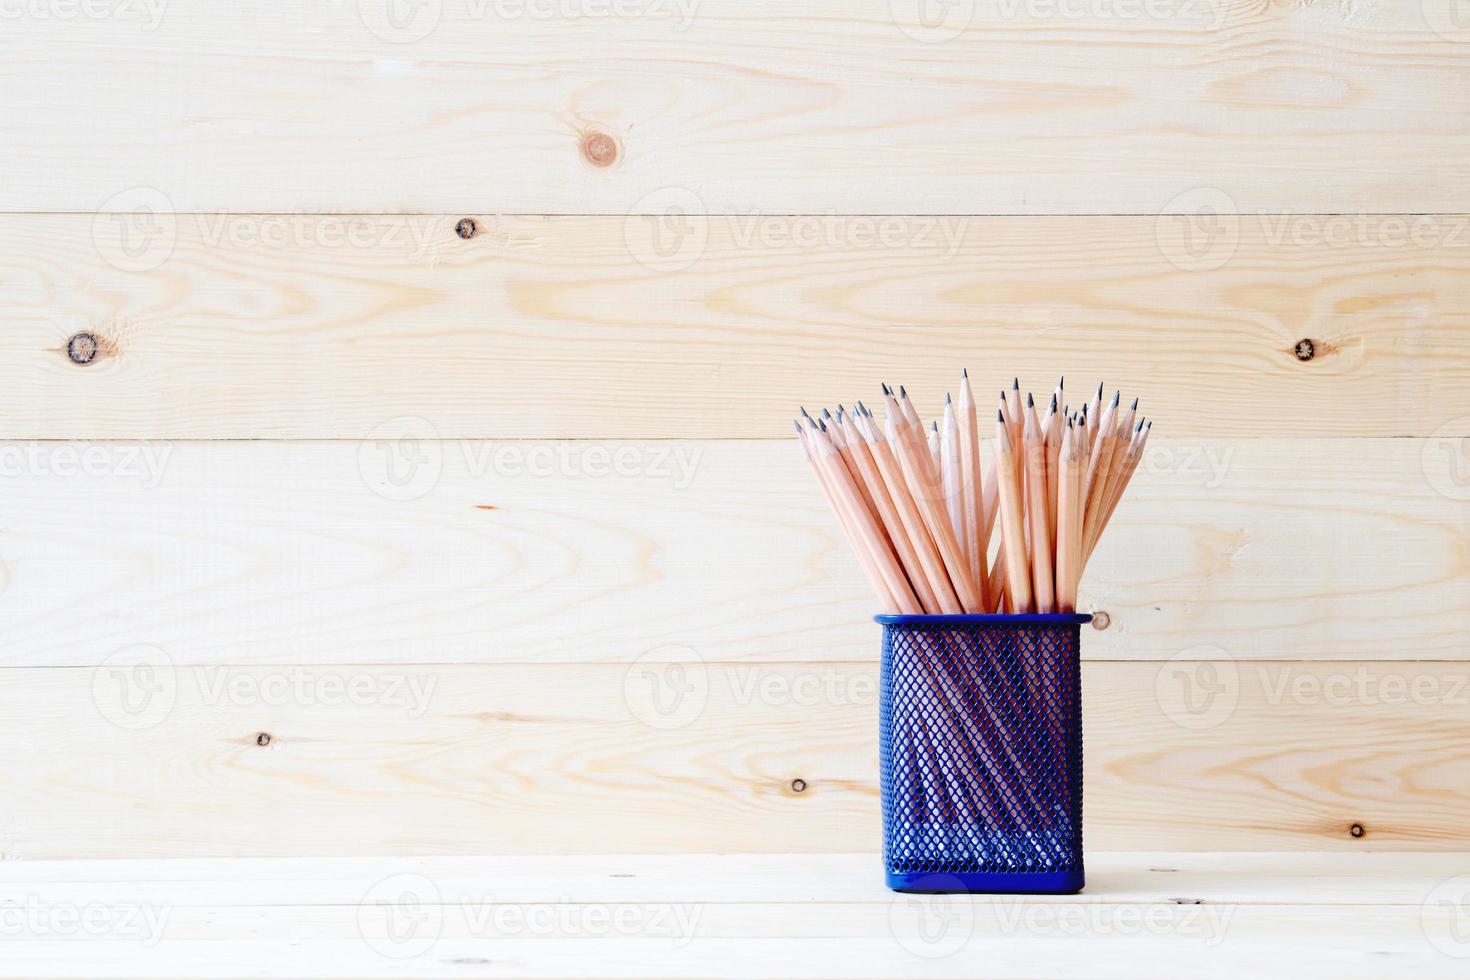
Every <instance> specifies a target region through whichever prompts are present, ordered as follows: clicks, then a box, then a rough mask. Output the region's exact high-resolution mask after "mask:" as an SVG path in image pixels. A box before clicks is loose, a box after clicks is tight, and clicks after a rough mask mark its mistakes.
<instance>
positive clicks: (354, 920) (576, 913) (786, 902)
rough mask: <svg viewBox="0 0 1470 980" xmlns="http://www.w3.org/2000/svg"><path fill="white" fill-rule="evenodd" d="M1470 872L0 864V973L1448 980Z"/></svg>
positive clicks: (1346, 865) (652, 858) (1334, 863)
mask: <svg viewBox="0 0 1470 980" xmlns="http://www.w3.org/2000/svg"><path fill="white" fill-rule="evenodd" d="M1467 867H1470V855H1466V854H1463V853H1451V854H1435V855H1411V854H1394V855H1385V854H1351V855H1347V854H1333V855H1330V856H1328V855H1317V854H1303V853H1295V854H1270V855H1266V854H1233V855H1228V856H1227V855H1218V854H1189V853H1172V852H1162V853H1157V852H1155V853H1116V854H1110V853H1106V852H1104V853H1097V854H1094V855H1091V856H1090V857H1089V868H1088V870H1089V884H1088V889H1087V892H1086V894H1084V895H1080V896H1069V897H1053V898H1043V897H1037V896H1027V897H1024V898H1023V897H1016V896H971V897H967V898H964V899H960V898H955V897H945V896H938V897H915V896H898V897H896V896H894V895H893V894H892V893H890V892H888V891H887V890H886V889H884V888H883V887H882V885H881V882H880V879H879V876H878V874H877V873H876V862H875V860H874V856H873V855H871V854H833V855H817V854H802V855H786V854H783V855H679V856H677V857H669V856H664V855H656V854H654V855H648V854H643V855H577V856H574V857H566V856H560V855H552V856H537V857H535V858H530V859H527V858H519V857H514V856H501V857H493V858H488V857H479V858H475V857H455V858H421V859H416V860H406V859H401V858H400V859H383V858H377V859H321V858H317V859H293V860H273V859H264V860H262V859H214V860H170V861H140V860H126V861H67V862H49V861H41V862H6V863H5V864H3V865H0V888H4V889H7V890H15V891H18V892H23V894H24V895H25V899H24V900H23V903H22V902H16V903H15V905H16V907H17V908H24V909H25V910H26V911H27V912H30V911H31V910H35V911H36V912H37V913H39V914H37V915H34V916H32V917H31V918H30V919H28V920H18V919H12V920H11V921H13V922H17V923H18V924H19V926H20V927H19V928H11V929H8V930H7V932H6V935H5V937H4V939H3V940H0V947H3V952H4V954H5V955H4V957H3V958H0V975H4V976H26V977H34V976H49V975H53V974H57V973H59V972H60V971H59V968H58V964H59V963H63V962H64V963H66V964H67V965H68V966H69V967H70V968H71V969H72V970H73V971H74V972H76V971H77V970H78V968H79V967H82V966H85V972H86V973H87V975H89V976H107V977H113V976H150V977H164V976H181V977H191V978H192V977H195V976H215V975H220V974H234V973H238V972H239V971H240V965H241V964H250V966H251V968H253V969H255V970H257V971H264V972H268V973H271V974H277V975H283V974H290V975H297V976H300V975H324V976H352V977H367V976H385V977H386V976H403V975H412V976H446V977H466V976H571V975H575V976H618V977H645V976H660V977H662V976H681V977H682V976H731V975H741V974H742V973H743V974H744V975H760V976H769V975H781V976H791V977H826V976H832V977H839V976H840V977H851V976H896V975H902V976H906V977H931V976H932V977H974V976H982V975H983V976H989V975H997V974H1001V973H1002V971H1003V975H1005V976H1014V977H1030V976H1041V975H1055V973H1056V972H1059V971H1064V972H1066V973H1067V974H1068V975H1072V976H1104V977H1111V976H1119V977H1127V978H1129V980H1133V978H1150V977H1160V978H1170V980H1172V978H1174V977H1177V976H1183V975H1188V976H1204V977H1222V978H1231V980H1233V978H1234V977H1237V976H1241V975H1245V974H1260V975H1270V976H1273V977H1286V976H1298V975H1301V976H1316V975H1320V973H1321V972H1322V970H1323V969H1324V968H1327V967H1330V969H1331V970H1332V973H1333V975H1334V976H1347V977H1378V976H1382V975H1383V974H1384V971H1385V970H1390V971H1392V972H1393V973H1394V974H1395V975H1399V974H1400V973H1403V972H1405V971H1412V973H1413V975H1414V976H1423V977H1457V976H1459V975H1460V971H1459V967H1460V963H1459V962H1458V961H1457V960H1456V958H1455V956H1454V954H1455V953H1457V952H1458V951H1459V950H1460V949H1461V948H1463V944H1464V941H1463V938H1462V937H1461V935H1460V934H1457V933H1455V932H1454V931H1453V928H1454V925H1455V922H1456V919H1455V916H1456V914H1457V911H1458V910H1456V909H1455V908H1453V907H1452V905H1451V904H1443V905H1442V904H1440V903H1439V902H1438V901H1437V900H1436V899H1437V897H1444V898H1446V899H1447V900H1448V899H1452V898H1454V897H1455V895H1456V894H1457V890H1456V887H1455V886H1456V882H1455V881H1454V880H1450V881H1448V882H1446V876H1447V875H1451V874H1454V872H1455V871H1456V870H1457V869H1460V870H1463V869H1465V868H1467ZM1437 889H1438V890H1437ZM773 893H775V894H773ZM70 909H75V910H78V912H85V913H87V914H89V915H92V916H94V919H93V920H92V921H94V922H96V923H99V924H100V926H101V927H100V928H96V927H94V928H92V929H83V928H80V927H78V928H73V929H69V930H64V931H63V930H58V929H56V928H55V927H56V925H57V923H60V922H63V921H64V920H62V919H61V917H60V915H55V916H48V915H47V913H49V912H50V911H51V910H70ZM58 933H60V934H58ZM1436 943H1437V944H1438V945H1436ZM814 950H815V954H814V952H813V951H814Z"/></svg>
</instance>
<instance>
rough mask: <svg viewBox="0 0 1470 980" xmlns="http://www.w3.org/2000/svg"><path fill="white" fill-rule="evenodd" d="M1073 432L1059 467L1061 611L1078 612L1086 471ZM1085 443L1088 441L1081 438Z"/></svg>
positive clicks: (1066, 440) (1068, 434)
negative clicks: (1082, 506) (1082, 507)
mask: <svg viewBox="0 0 1470 980" xmlns="http://www.w3.org/2000/svg"><path fill="white" fill-rule="evenodd" d="M1074 431H1075V430H1073V429H1070V428H1069V429H1068V430H1067V431H1066V432H1065V433H1064V434H1063V436H1062V449H1061V453H1060V454H1059V457H1058V463H1057V570H1056V581H1057V609H1058V610H1059V611H1061V612H1076V610H1077V582H1078V578H1079V576H1080V574H1081V568H1080V564H1081V550H1082V525H1081V507H1080V500H1079V497H1080V496H1081V493H1082V471H1081V469H1080V467H1079V465H1078V463H1079V459H1080V458H1079V454H1078V451H1077V446H1076V444H1075V443H1074V441H1073V437H1074ZM1080 438H1083V439H1085V438H1086V437H1085V436H1083V437H1080Z"/></svg>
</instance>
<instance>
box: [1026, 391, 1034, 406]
mask: <svg viewBox="0 0 1470 980" xmlns="http://www.w3.org/2000/svg"><path fill="white" fill-rule="evenodd" d="M1026 407H1027V408H1035V407H1036V399H1035V398H1032V397H1031V392H1029V391H1028V392H1026Z"/></svg>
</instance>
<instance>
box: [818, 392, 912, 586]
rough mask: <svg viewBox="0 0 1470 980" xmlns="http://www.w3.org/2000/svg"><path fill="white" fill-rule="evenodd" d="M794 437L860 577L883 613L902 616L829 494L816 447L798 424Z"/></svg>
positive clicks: (843, 510) (868, 552)
mask: <svg viewBox="0 0 1470 980" xmlns="http://www.w3.org/2000/svg"><path fill="white" fill-rule="evenodd" d="M808 418H810V416H808ZM796 434H797V437H798V438H799V439H800V440H801V449H802V452H804V453H806V460H807V462H808V463H810V464H811V467H812V472H813V473H814V474H816V477H817V485H818V486H820V487H821V488H822V494H823V496H825V497H826V498H827V504H828V506H830V507H831V508H832V512H833V513H834V514H836V515H837V523H838V524H839V525H841V527H842V533H843V534H844V536H846V538H847V543H848V546H849V547H850V548H852V551H853V554H855V555H857V559H858V564H859V565H861V566H862V569H863V574H865V575H866V576H867V577H868V584H869V585H870V586H871V587H872V589H873V591H874V592H876V593H877V594H878V599H879V602H880V603H881V604H882V606H883V611H884V612H887V613H894V614H897V613H901V612H903V609H902V608H901V607H900V605H899V602H898V600H897V599H896V598H894V595H893V590H892V589H891V588H889V586H888V583H887V582H886V581H885V580H884V578H883V575H882V574H881V573H880V572H879V571H878V566H877V565H876V564H875V563H874V561H873V556H872V553H871V552H870V551H869V550H868V547H867V545H866V544H865V543H864V542H863V541H862V540H861V538H859V536H858V533H857V532H856V531H855V530H854V528H853V525H852V521H851V520H850V519H849V517H848V514H847V509H846V508H845V507H843V506H842V505H840V504H838V502H837V497H836V495H835V494H834V493H833V491H832V485H831V481H830V480H829V478H828V476H827V473H826V471H825V469H824V468H823V467H822V466H821V465H820V464H819V463H818V462H817V458H816V455H815V446H814V444H813V443H812V441H811V439H810V438H809V436H808V435H807V433H806V431H805V430H803V429H802V427H801V423H800V422H797V423H796Z"/></svg>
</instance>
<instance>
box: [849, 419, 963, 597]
mask: <svg viewBox="0 0 1470 980" xmlns="http://www.w3.org/2000/svg"><path fill="white" fill-rule="evenodd" d="M863 427H864V431H865V434H866V435H867V437H868V448H869V449H871V450H872V453H873V462H874V463H876V464H877V466H878V473H879V475H880V476H882V477H883V483H884V485H885V486H886V487H887V488H888V493H889V496H890V497H891V498H892V499H893V505H894V508H895V509H896V510H897V511H898V516H899V522H900V523H901V524H902V525H903V530H904V536H905V537H907V538H908V540H909V543H910V545H911V546H912V547H913V549H914V552H915V554H916V556H917V558H918V560H919V565H920V567H921V568H922V569H923V574H924V578H925V580H926V581H927V582H928V584H929V590H930V591H931V592H932V593H933V594H934V596H935V599H936V601H937V602H938V605H939V611H940V612H943V613H948V614H951V615H954V614H958V613H961V612H963V611H964V610H963V608H962V607H961V606H960V600H959V598H958V597H957V596H956V595H955V592H954V587H953V586H952V585H951V584H950V581H949V573H947V572H946V571H945V570H944V562H943V560H942V559H941V558H940V557H939V550H938V548H937V547H936V546H935V544H934V540H933V538H931V537H930V535H929V530H928V528H927V527H925V525H924V518H923V516H922V515H921V514H920V513H919V507H918V504H916V503H915V502H914V497H913V494H912V493H911V492H910V490H909V487H908V481H907V479H906V478H905V477H904V475H903V468H902V465H901V464H900V463H899V461H898V459H897V457H896V456H895V455H894V451H893V446H892V445H891V444H890V443H889V442H888V441H887V440H886V439H885V438H884V436H883V433H882V432H880V431H879V430H878V423H877V421H876V420H875V419H874V418H873V417H872V416H871V415H869V416H866V417H865V418H864V419H863Z"/></svg>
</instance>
